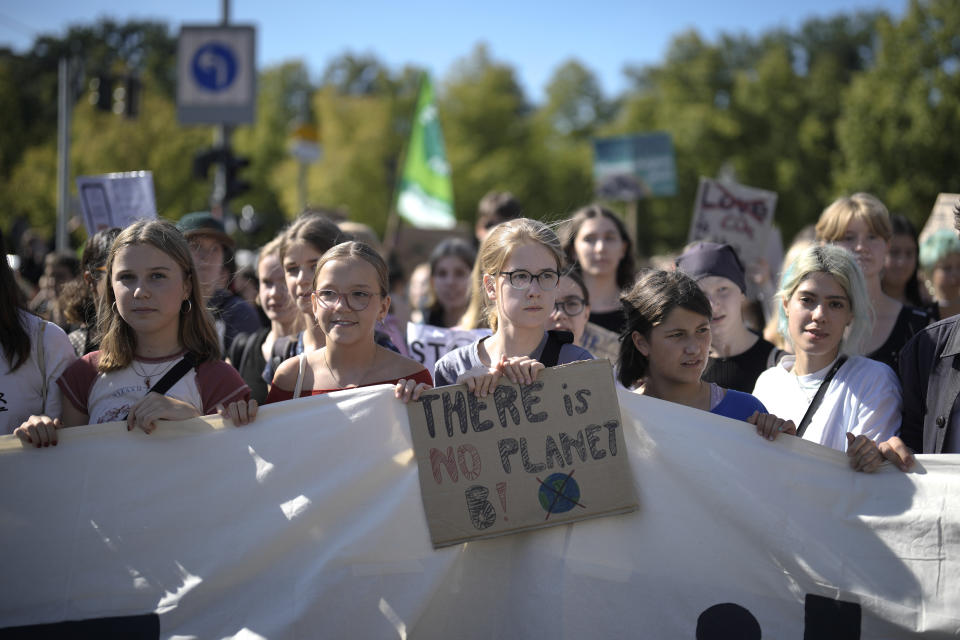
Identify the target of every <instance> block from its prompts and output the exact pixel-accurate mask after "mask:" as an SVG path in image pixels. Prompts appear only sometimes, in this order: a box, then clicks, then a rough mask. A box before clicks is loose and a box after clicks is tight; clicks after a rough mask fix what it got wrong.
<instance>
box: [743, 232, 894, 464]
mask: <svg viewBox="0 0 960 640" xmlns="http://www.w3.org/2000/svg"><path fill="white" fill-rule="evenodd" d="M777 295H778V297H779V299H780V300H781V306H780V309H779V311H780V331H781V332H782V333H783V335H784V337H785V338H787V339H788V340H789V341H790V343H791V344H792V346H793V352H794V355H790V356H785V357H784V358H783V359H781V360H780V362H779V363H778V364H777V365H776V366H774V367H771V368H770V369H767V370H766V371H764V372H763V373H762V374H760V377H759V378H758V379H757V386H756V387H755V388H754V390H753V395H754V396H756V397H757V398H758V399H759V400H760V401H761V402H763V404H764V405H766V407H767V408H768V409H769V410H770V411H771V412H773V413H775V414H777V415H778V416H781V417H783V418H786V419H789V420H792V421H793V422H794V423H795V424H796V425H797V434H798V435H799V436H800V437H802V438H803V439H804V440H810V441H812V442H816V443H819V444H822V445H826V446H828V447H831V448H833V449H837V450H839V451H846V452H847V454H848V455H849V456H850V457H851V465H852V466H854V468H856V469H858V470H861V471H873V470H875V469H877V468H878V467H879V466H880V464H881V463H882V462H883V457H882V456H881V455H880V451H879V449H878V448H877V443H879V442H882V441H885V440H887V439H888V438H890V437H891V436H893V435H896V434H897V433H899V431H900V408H901V404H902V401H901V398H902V393H901V390H900V382H899V380H898V379H897V376H896V374H895V373H894V372H893V370H892V369H891V368H890V367H889V366H887V365H886V364H883V363H881V362H877V361H876V360H872V359H870V358H866V357H863V356H861V355H859V354H860V353H861V349H862V345H863V343H864V342H865V341H867V340H869V338H870V336H871V335H872V334H871V324H872V318H873V313H872V309H871V306H870V297H869V294H868V293H867V284H866V283H865V282H864V278H863V273H862V271H861V270H860V267H859V266H858V264H857V261H856V259H855V258H854V256H853V255H852V254H851V253H850V252H849V251H847V250H846V249H843V248H842V247H837V246H833V245H829V244H828V245H821V246H812V247H809V248H807V249H806V250H805V251H804V252H803V253H801V254H800V255H799V256H798V257H797V258H796V260H795V261H794V262H793V264H792V265H791V266H790V267H789V269H788V270H787V272H786V273H785V274H784V277H783V281H782V286H781V289H780V291H779V292H778V294H777ZM776 435H777V434H776V433H770V434H768V436H774V437H775V436H776Z"/></svg>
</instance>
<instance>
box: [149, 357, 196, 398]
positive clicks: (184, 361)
mask: <svg viewBox="0 0 960 640" xmlns="http://www.w3.org/2000/svg"><path fill="white" fill-rule="evenodd" d="M195 366H197V356H195V355H194V354H193V352H190V351H188V352H187V353H186V355H184V356H183V358H181V359H180V362H178V363H177V364H175V365H173V369H170V371H167V374H166V375H165V376H163V377H162V378H160V380H159V381H158V382H157V384H155V385H153V387H151V389H150V391H147V393H151V392H155V393H159V394H160V395H164V394H166V393H167V391H170V387H172V386H173V385H175V384H176V383H177V381H178V380H180V378H182V377H183V376H185V375H186V374H187V371H190V369H193V368H194V367H195Z"/></svg>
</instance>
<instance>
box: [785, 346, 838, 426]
mask: <svg viewBox="0 0 960 640" xmlns="http://www.w3.org/2000/svg"><path fill="white" fill-rule="evenodd" d="M846 361H847V356H846V355H842V356H840V357H839V358H837V361H836V362H834V363H833V366H832V367H830V371H828V372H827V375H826V376H825V377H824V378H823V382H821V383H820V386H819V387H817V394H816V395H815V396H813V400H812V401H811V402H810V406H808V407H807V411H806V413H804V414H803V419H802V420H800V424H799V425H797V437H798V438H802V437H803V434H804V432H806V430H807V427H808V426H809V425H810V421H811V420H812V419H813V415H814V414H815V413H816V412H817V408H818V407H819V406H820V403H821V402H823V394H824V393H826V391H827V387H829V386H830V381H831V380H833V376H835V375H836V374H837V371H839V370H840V367H842V366H843V363H844V362H846Z"/></svg>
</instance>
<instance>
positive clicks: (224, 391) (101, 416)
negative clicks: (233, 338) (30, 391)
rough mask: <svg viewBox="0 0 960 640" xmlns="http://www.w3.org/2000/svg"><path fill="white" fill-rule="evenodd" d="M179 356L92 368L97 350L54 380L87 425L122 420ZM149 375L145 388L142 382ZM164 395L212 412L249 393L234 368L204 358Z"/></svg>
mask: <svg viewBox="0 0 960 640" xmlns="http://www.w3.org/2000/svg"><path fill="white" fill-rule="evenodd" d="M181 358H182V354H178V355H175V356H171V357H169V358H137V359H136V360H135V362H134V363H133V364H131V365H130V366H128V367H125V368H123V369H116V370H114V371H109V372H100V371H98V370H97V364H98V363H99V361H100V352H99V351H94V352H92V353H88V354H87V355H85V356H83V357H82V358H80V359H79V360H77V361H76V362H75V363H73V364H72V365H71V366H70V367H69V368H68V369H67V371H66V372H64V375H63V376H62V377H61V378H60V379H59V380H58V381H57V384H59V385H60V388H61V390H62V391H63V393H64V396H65V397H66V399H67V400H68V401H69V402H70V403H71V404H72V405H73V406H74V407H75V408H76V409H77V410H78V411H80V413H83V414H85V415H86V416H87V418H88V422H89V424H100V423H103V422H114V421H117V420H125V419H126V418H127V415H129V413H130V407H132V406H133V405H134V404H136V403H137V402H139V401H140V400H142V399H143V397H144V396H145V395H147V393H148V391H149V390H150V386H152V385H154V384H156V383H157V382H159V381H160V379H161V378H162V377H163V375H164V374H165V373H166V372H167V371H169V370H170V369H172V368H173V367H174V366H176V364H177V363H178V362H179V361H180V360H181ZM145 376H146V377H149V378H150V383H151V384H150V386H148V385H147V383H146V379H145ZM164 395H166V396H168V397H171V398H175V399H177V400H182V401H184V402H186V403H188V404H190V405H193V406H194V407H196V408H197V410H198V411H199V412H200V413H201V414H207V415H208V414H211V413H215V412H216V407H217V405H219V404H222V405H224V406H226V405H227V404H229V403H231V402H234V401H236V400H241V399H243V400H246V399H249V397H250V388H249V387H248V386H247V384H246V383H245V382H244V381H243V378H241V377H240V374H239V373H237V370H236V369H234V368H233V367H231V366H230V365H228V364H227V363H226V362H224V361H223V360H208V361H206V362H203V363H201V364H200V365H199V366H197V367H196V368H194V369H190V370H189V371H187V373H185V374H184V375H183V377H181V378H180V379H179V380H178V381H177V382H176V383H174V385H173V386H172V387H170V390H169V391H167V392H166V393H165V394H164Z"/></svg>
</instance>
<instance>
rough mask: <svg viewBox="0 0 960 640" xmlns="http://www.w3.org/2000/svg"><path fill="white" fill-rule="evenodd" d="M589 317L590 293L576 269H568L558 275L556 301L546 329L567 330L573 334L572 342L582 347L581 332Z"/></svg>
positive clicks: (585, 326) (548, 317)
mask: <svg viewBox="0 0 960 640" xmlns="http://www.w3.org/2000/svg"><path fill="white" fill-rule="evenodd" d="M589 319H590V293H589V292H588V291H587V286H586V285H585V284H584V283H583V277H581V275H580V274H579V273H578V272H577V271H575V270H573V269H568V270H567V272H566V273H564V274H563V275H562V276H560V284H559V285H557V301H556V302H555V303H554V304H553V311H552V312H551V313H550V315H549V316H547V322H546V324H545V325H544V326H545V327H546V328H547V329H548V330H549V329H556V330H558V331H569V332H570V333H572V334H573V344H576V345H580V346H581V347H582V346H583V332H584V330H585V329H586V328H587V322H588V321H589Z"/></svg>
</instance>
